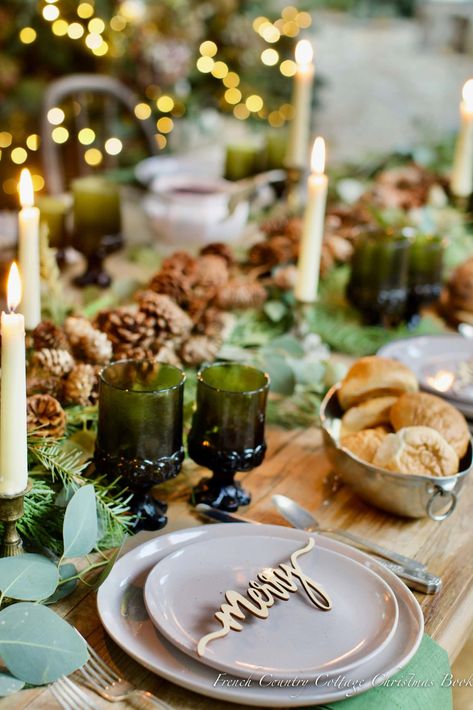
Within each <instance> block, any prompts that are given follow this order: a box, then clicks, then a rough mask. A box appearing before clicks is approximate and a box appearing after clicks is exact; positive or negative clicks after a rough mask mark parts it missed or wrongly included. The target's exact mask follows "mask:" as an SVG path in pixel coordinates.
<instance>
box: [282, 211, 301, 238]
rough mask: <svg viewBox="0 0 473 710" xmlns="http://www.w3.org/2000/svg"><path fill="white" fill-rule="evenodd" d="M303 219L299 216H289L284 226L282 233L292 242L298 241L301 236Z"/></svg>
mask: <svg viewBox="0 0 473 710" xmlns="http://www.w3.org/2000/svg"><path fill="white" fill-rule="evenodd" d="M302 226H303V220H302V219H301V217H291V219H289V220H288V221H287V223H286V226H285V228H284V235H285V236H286V237H288V238H289V239H290V240H291V241H293V242H298V241H299V240H300V238H301V236H302Z"/></svg>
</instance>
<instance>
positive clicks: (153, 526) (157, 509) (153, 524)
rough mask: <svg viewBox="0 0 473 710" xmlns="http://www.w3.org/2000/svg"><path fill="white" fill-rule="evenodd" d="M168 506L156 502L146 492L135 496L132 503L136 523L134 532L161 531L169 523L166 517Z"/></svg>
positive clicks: (158, 501)
mask: <svg viewBox="0 0 473 710" xmlns="http://www.w3.org/2000/svg"><path fill="white" fill-rule="evenodd" d="M167 509H168V506H167V504H166V503H164V502H163V501H160V500H156V498H154V497H153V496H152V495H151V494H150V493H148V492H146V491H142V492H137V493H134V494H133V497H132V499H131V501H130V510H131V512H132V514H133V517H134V519H135V522H134V523H133V526H132V530H133V532H134V533H137V532H140V530H161V528H164V527H165V525H166V524H167V522H168V519H167V515H165V513H166V511H167Z"/></svg>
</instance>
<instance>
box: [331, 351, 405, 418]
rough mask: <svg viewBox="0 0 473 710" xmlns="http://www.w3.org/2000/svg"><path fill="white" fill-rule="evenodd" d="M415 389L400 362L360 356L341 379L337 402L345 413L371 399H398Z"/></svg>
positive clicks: (384, 358)
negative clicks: (397, 397)
mask: <svg viewBox="0 0 473 710" xmlns="http://www.w3.org/2000/svg"><path fill="white" fill-rule="evenodd" d="M417 390H418V384H417V380H416V377H415V375H414V373H413V372H411V370H409V368H408V367H406V366H405V365H403V364H402V363H401V362H398V361H397V360H390V359H389V358H386V357H376V356H373V357H362V358H361V359H360V360H358V361H357V362H355V364H354V365H352V367H351V368H350V369H349V370H348V372H347V374H346V375H345V377H344V379H343V380H342V383H341V385H340V389H339V390H338V400H339V402H340V405H341V406H342V409H344V410H346V409H349V407H353V406H354V405H356V404H360V402H364V401H366V400H367V399H370V398H372V397H384V396H388V395H389V396H399V395H400V394H403V393H404V392H416V391H417Z"/></svg>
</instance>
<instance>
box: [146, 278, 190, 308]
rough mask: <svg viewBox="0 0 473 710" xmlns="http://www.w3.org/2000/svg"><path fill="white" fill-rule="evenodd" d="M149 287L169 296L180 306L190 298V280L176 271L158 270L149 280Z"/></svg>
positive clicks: (184, 304) (185, 304) (185, 303)
mask: <svg viewBox="0 0 473 710" xmlns="http://www.w3.org/2000/svg"><path fill="white" fill-rule="evenodd" d="M149 288H150V289H151V291H156V293H164V294H166V296H170V297H171V298H172V299H173V300H174V301H176V303H177V304H179V305H180V306H184V307H185V306H187V304H188V303H189V301H190V300H191V298H192V280H191V279H190V278H189V277H188V276H186V275H185V274H183V273H180V272H178V271H159V272H158V273H157V274H156V275H155V276H154V277H153V278H152V279H151V281H150V284H149Z"/></svg>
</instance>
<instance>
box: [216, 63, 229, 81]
mask: <svg viewBox="0 0 473 710" xmlns="http://www.w3.org/2000/svg"><path fill="white" fill-rule="evenodd" d="M227 74H228V67H227V65H226V64H225V62H215V64H214V65H213V67H212V76H214V77H215V78H216V79H223V78H225V77H226V76H227Z"/></svg>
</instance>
